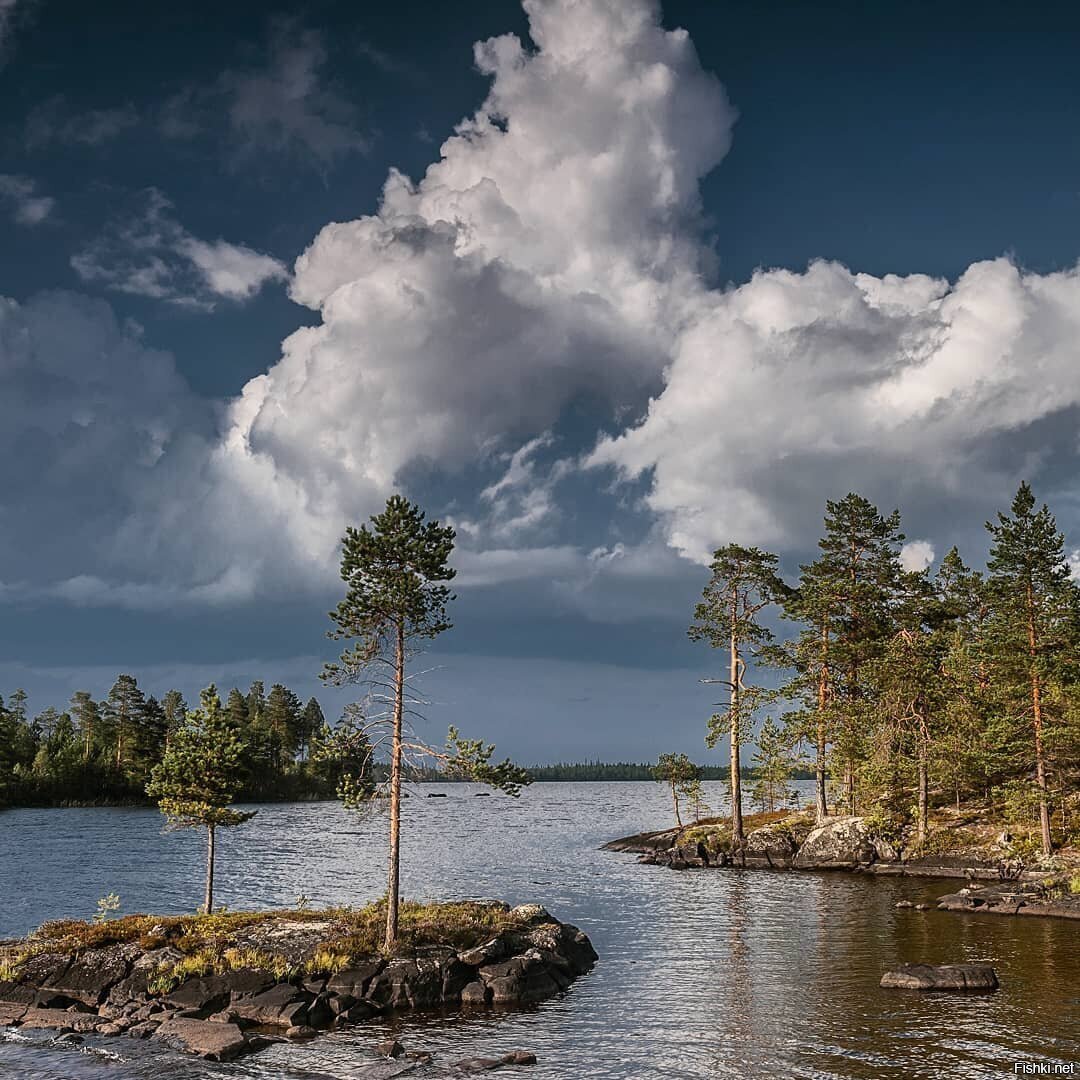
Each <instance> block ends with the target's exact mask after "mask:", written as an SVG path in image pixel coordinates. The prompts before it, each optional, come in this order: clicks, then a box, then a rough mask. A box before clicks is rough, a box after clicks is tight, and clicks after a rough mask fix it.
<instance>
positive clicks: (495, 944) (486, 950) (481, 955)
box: [458, 938, 506, 967]
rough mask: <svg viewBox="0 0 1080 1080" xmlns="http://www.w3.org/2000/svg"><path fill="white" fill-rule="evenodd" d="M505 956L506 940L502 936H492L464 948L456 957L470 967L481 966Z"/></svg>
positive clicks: (495, 961)
mask: <svg viewBox="0 0 1080 1080" xmlns="http://www.w3.org/2000/svg"><path fill="white" fill-rule="evenodd" d="M505 956H506V942H505V941H503V939H502V938H492V939H491V940H490V941H485V942H484V943H483V944H482V945H477V946H476V947H475V948H472V949H466V950H465V951H464V952H461V953H458V959H459V960H460V961H461V962H462V963H463V964H469V965H471V966H472V967H481V966H483V965H484V964H494V963H497V962H498V961H499V960H502V959H503V958H504V957H505Z"/></svg>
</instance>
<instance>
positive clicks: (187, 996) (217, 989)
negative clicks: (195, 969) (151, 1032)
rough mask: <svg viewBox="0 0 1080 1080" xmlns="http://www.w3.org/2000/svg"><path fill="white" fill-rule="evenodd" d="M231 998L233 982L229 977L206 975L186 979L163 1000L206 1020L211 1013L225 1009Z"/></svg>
mask: <svg viewBox="0 0 1080 1080" xmlns="http://www.w3.org/2000/svg"><path fill="white" fill-rule="evenodd" d="M231 996H232V981H231V979H230V978H229V977H228V976H225V975H205V976H202V977H200V978H194V979H186V980H185V981H184V982H182V983H181V984H180V985H179V986H177V987H175V988H174V989H172V990H170V991H169V993H168V994H166V995H165V997H164V998H163V999H162V1000H164V1001H165V1002H167V1003H168V1004H170V1005H174V1006H176V1008H178V1009H182V1010H185V1011H190V1012H194V1013H196V1014H198V1018H199V1019H205V1018H206V1017H207V1016H209V1015H210V1014H211V1013H216V1012H220V1011H221V1010H222V1009H224V1008H225V1006H226V1005H228V1004H229V998H230V997H231Z"/></svg>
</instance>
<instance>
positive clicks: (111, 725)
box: [102, 675, 146, 775]
mask: <svg viewBox="0 0 1080 1080" xmlns="http://www.w3.org/2000/svg"><path fill="white" fill-rule="evenodd" d="M145 708H146V699H145V697H144V696H143V692H142V691H141V690H140V689H139V684H138V682H137V681H136V679H135V676H134V675H118V676H117V679H116V682H115V683H113V686H112V689H111V690H110V691H109V694H108V697H106V699H105V702H104V706H103V709H102V720H103V722H104V725H105V726H107V728H108V730H109V731H110V732H111V733H112V739H113V745H114V747H115V756H114V758H113V767H114V768H115V770H116V772H117V773H118V774H120V775H123V774H124V772H125V770H126V768H127V765H128V763H129V761H130V759H131V756H132V753H133V748H134V741H135V738H136V733H137V730H138V725H139V721H140V719H141V718H142V716H143V714H144V710H145Z"/></svg>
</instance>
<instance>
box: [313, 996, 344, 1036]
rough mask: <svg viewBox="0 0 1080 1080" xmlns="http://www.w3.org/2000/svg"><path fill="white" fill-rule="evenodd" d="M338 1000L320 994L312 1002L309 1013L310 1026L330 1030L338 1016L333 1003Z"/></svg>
mask: <svg viewBox="0 0 1080 1080" xmlns="http://www.w3.org/2000/svg"><path fill="white" fill-rule="evenodd" d="M336 1000H337V999H336V998H331V997H330V996H329V995H327V994H320V995H319V996H318V997H317V998H316V999H315V1000H314V1001H313V1002H311V1004H310V1005H309V1006H308V1011H307V1023H308V1026H309V1027H313V1028H328V1027H329V1026H330V1025H331V1024H332V1023H333V1022H334V1017H335V1015H337V1014H336V1013H335V1012H334V1009H333V1002H334V1001H336Z"/></svg>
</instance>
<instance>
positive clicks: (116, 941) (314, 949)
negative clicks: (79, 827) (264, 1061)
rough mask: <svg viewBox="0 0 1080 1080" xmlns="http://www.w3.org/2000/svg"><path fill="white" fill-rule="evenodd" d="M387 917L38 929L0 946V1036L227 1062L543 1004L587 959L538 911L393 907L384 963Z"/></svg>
mask: <svg viewBox="0 0 1080 1080" xmlns="http://www.w3.org/2000/svg"><path fill="white" fill-rule="evenodd" d="M384 917H385V907H384V906H383V905H382V904H374V905H371V906H369V907H366V908H362V909H359V910H352V909H333V910H326V911H311V910H304V911H279V912H259V913H232V912H229V913H223V914H214V915H193V916H179V917H177V916H172V917H158V916H152V915H131V916H126V917H123V918H117V919H110V920H107V921H103V922H95V923H87V922H81V921H75V920H68V921H59V922H52V923H46V924H45V925H43V926H42V927H41V928H40V929H39V930H37V931H36V932H35V933H33V934H31V935H30V936H29V937H27V938H24V939H20V940H17V941H6V942H0V1025H21V1026H22V1027H24V1028H51V1029H56V1030H57V1031H58V1032H59V1033H61V1034H70V1035H71V1037H73V1038H77V1037H79V1036H80V1035H82V1034H91V1035H99V1036H117V1035H127V1036H130V1037H135V1038H151V1037H152V1038H157V1039H163V1040H165V1041H167V1042H169V1043H172V1044H174V1045H176V1046H177V1047H178V1048H180V1049H183V1050H187V1051H189V1052H191V1053H195V1054H199V1055H201V1056H203V1057H205V1058H208V1059H210V1060H215V1061H226V1060H231V1059H233V1058H236V1057H239V1056H240V1055H242V1054H245V1053H249V1052H251V1051H254V1050H258V1049H260V1048H261V1047H263V1046H267V1045H269V1044H270V1043H271V1042H273V1041H278V1040H282V1039H304V1038H312V1037H314V1036H316V1035H317V1034H318V1033H319V1032H321V1031H326V1030H331V1029H333V1030H337V1029H340V1028H342V1027H347V1026H351V1025H354V1024H361V1023H363V1022H364V1021H365V1020H368V1019H370V1018H372V1017H377V1016H383V1015H386V1014H388V1013H393V1012H399V1011H404V1010H411V1009H445V1008H451V1009H462V1010H469V1011H472V1010H475V1011H486V1010H490V1009H505V1008H516V1007H520V1006H523V1005H528V1004H530V1003H533V1002H539V1001H543V1000H545V999H547V998H551V997H554V996H555V995H557V994H559V993H561V992H562V991H564V990H566V988H567V987H568V986H569V985H570V984H571V983H572V982H573V981H574V979H576V978H577V977H578V976H579V975H582V974H584V973H585V972H587V971H588V970H589V969H590V968H591V967H592V966H593V964H594V963H595V961H596V959H597V955H596V952H595V951H594V950H593V947H592V945H591V943H590V942H589V939H588V938H587V937H586V935H585V934H584V933H582V932H581V931H580V930H578V929H577V928H576V927H574V926H570V925H568V924H566V923H561V922H559V921H558V920H557V919H555V918H554V917H553V916H551V915H549V914H548V912H547V911H545V910H544V909H543V908H542V907H540V906H539V905H535V904H527V905H524V906H521V907H515V908H511V907H509V906H508V905H506V904H501V903H494V902H492V903H457V904H430V905H420V904H413V903H406V904H403V905H402V907H401V936H400V940H399V947H398V949H397V950H396V954H395V955H393V956H385V955H381V954H380V952H379V950H378V948H377V942H378V934H379V929H380V926H381V921H382V919H383V918H384ZM527 1057H529V1055H528V1054H520V1055H519V1056H518V1058H519V1060H518V1061H517V1062H509V1061H504V1062H500V1061H499V1060H495V1061H494V1064H499V1063H503V1064H512V1063H522V1064H526V1063H528V1062H527V1061H525V1060H524V1059H525V1058H527Z"/></svg>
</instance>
